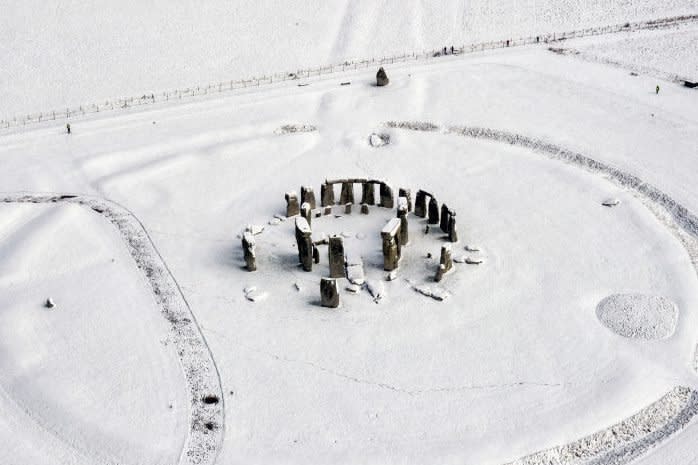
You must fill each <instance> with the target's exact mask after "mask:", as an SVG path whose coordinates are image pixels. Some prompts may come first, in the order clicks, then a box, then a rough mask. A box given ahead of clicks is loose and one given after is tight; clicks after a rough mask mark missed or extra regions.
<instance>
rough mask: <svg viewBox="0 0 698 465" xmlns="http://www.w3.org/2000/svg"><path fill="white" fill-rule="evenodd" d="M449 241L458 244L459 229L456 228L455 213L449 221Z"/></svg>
mask: <svg viewBox="0 0 698 465" xmlns="http://www.w3.org/2000/svg"><path fill="white" fill-rule="evenodd" d="M448 240H449V241H451V242H458V228H457V227H456V214H455V213H453V214H452V215H451V217H450V218H449V221H448Z"/></svg>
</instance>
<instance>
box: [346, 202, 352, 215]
mask: <svg viewBox="0 0 698 465" xmlns="http://www.w3.org/2000/svg"><path fill="white" fill-rule="evenodd" d="M344 214H345V215H351V203H348V204H346V205H344Z"/></svg>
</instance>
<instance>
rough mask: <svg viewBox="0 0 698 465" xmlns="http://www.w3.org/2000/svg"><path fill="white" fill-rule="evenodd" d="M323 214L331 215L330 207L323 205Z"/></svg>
mask: <svg viewBox="0 0 698 465" xmlns="http://www.w3.org/2000/svg"><path fill="white" fill-rule="evenodd" d="M322 214H323V215H331V214H332V207H329V206H328V207H325V209H324V210H323V212H322Z"/></svg>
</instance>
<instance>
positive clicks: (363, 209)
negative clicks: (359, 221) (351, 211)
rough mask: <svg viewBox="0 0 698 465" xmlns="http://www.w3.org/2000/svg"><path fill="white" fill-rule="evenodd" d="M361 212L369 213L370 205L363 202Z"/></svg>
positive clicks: (363, 213)
mask: <svg viewBox="0 0 698 465" xmlns="http://www.w3.org/2000/svg"><path fill="white" fill-rule="evenodd" d="M361 214H362V215H368V205H366V204H365V203H362V204H361Z"/></svg>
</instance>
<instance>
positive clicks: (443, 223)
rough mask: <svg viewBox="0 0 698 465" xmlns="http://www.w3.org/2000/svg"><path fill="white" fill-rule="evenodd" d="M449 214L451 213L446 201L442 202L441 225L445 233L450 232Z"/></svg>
mask: <svg viewBox="0 0 698 465" xmlns="http://www.w3.org/2000/svg"><path fill="white" fill-rule="evenodd" d="M449 215H450V212H449V210H448V207H447V206H446V204H445V203H442V204H441V220H440V222H439V227H440V228H441V230H442V231H443V232H445V233H447V232H448V220H449Z"/></svg>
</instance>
